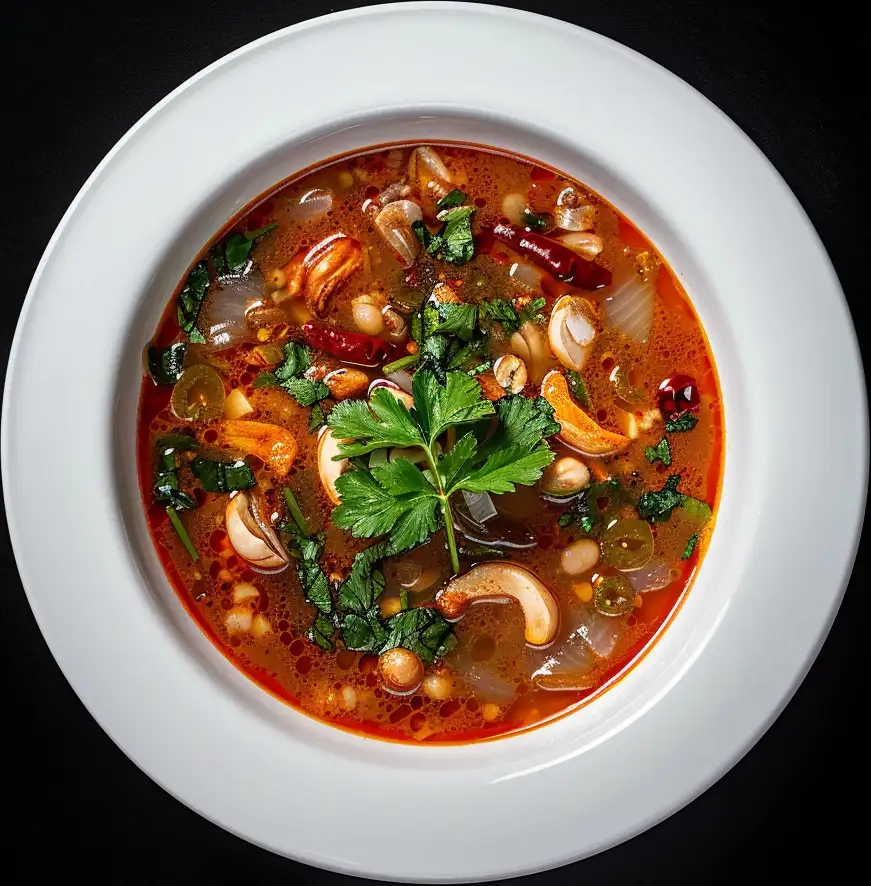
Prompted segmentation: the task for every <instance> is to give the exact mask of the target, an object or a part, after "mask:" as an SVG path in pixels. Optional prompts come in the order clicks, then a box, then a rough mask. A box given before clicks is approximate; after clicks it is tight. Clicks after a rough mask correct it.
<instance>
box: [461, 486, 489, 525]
mask: <svg viewBox="0 0 871 886" xmlns="http://www.w3.org/2000/svg"><path fill="white" fill-rule="evenodd" d="M463 498H464V499H465V502H466V507H467V508H468V509H469V516H470V517H471V518H472V519H473V520H474V521H475V522H476V523H486V522H487V521H488V520H489V519H490V518H491V517H495V516H496V514H497V511H496V505H494V504H493V499H492V498H490V495H489V493H487V492H466V491H465V490H464V491H463Z"/></svg>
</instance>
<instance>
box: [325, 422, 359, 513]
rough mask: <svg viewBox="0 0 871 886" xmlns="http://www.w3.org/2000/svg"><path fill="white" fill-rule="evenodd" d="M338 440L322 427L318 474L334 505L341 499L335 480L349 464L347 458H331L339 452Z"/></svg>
mask: <svg viewBox="0 0 871 886" xmlns="http://www.w3.org/2000/svg"><path fill="white" fill-rule="evenodd" d="M340 442H341V441H340V440H337V439H336V438H335V437H334V436H333V435H332V433H331V432H330V429H329V428H324V429H323V430H322V431H321V435H320V437H318V474H319V475H320V478H321V483H322V484H323V486H324V491H325V492H326V493H327V496H328V497H329V499H330V501H331V502H332V503H333V504H334V505H337V504H339V503H340V502H341V501H342V499H341V497H340V495H339V491H338V490H337V489H336V480H337V479H338V478H339V475H340V474H342V473H343V472H344V471H346V470H348V468H349V467H350V465H351V462H350V461H348V459H347V458H343V459H341V461H334V460H333V457H334V456H336V455H338V454H339V443H340Z"/></svg>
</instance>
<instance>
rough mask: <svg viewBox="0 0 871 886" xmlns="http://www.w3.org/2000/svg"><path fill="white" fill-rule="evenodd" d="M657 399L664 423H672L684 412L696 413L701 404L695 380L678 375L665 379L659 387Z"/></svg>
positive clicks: (687, 376)
mask: <svg viewBox="0 0 871 886" xmlns="http://www.w3.org/2000/svg"><path fill="white" fill-rule="evenodd" d="M657 399H658V401H659V411H660V412H661V413H662V414H663V416H664V417H665V420H666V421H674V420H675V419H676V418H680V416H682V415H683V414H684V413H686V412H696V411H697V410H698V408H699V405H700V403H701V397H700V396H699V386H698V385H697V384H696V380H695V379H694V378H692V377H691V376H689V375H680V374H678V375H673V376H671V378H667V379H666V380H665V381H664V382H663V383H662V384H661V385H660V386H659V391H658V392H657Z"/></svg>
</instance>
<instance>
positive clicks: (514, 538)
mask: <svg viewBox="0 0 871 886" xmlns="http://www.w3.org/2000/svg"><path fill="white" fill-rule="evenodd" d="M451 502H452V504H453V515H454V526H455V528H456V529H457V531H458V532H459V533H460V534H461V535H463V536H465V537H466V538H467V539H469V541H472V542H475V543H476V544H481V545H486V546H487V547H490V548H497V549H499V550H516V551H522V550H529V549H531V548H534V547H536V546H537V544H538V541H537V540H536V537H535V534H534V533H533V532H532V531H531V530H530V528H529V527H528V526H527V525H526V523H524V522H523V520H521V519H520V518H519V517H515V516H514V515H513V514H506V513H501V512H500V511H499V510H498V508H497V509H496V514H495V515H494V516H492V517H490V518H489V519H488V520H487V521H486V523H481V522H478V521H477V520H475V519H474V518H473V517H472V515H471V514H470V513H469V509H468V507H467V505H466V504H465V502H464V501H463V500H462V499H460V498H459V497H454V498H453V499H452V500H451Z"/></svg>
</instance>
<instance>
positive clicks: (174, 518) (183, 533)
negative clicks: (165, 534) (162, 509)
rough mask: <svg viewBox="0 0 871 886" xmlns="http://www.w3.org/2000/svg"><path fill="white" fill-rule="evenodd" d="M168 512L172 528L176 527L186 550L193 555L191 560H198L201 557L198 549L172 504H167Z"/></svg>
mask: <svg viewBox="0 0 871 886" xmlns="http://www.w3.org/2000/svg"><path fill="white" fill-rule="evenodd" d="M166 513H167V515H168V516H169V522H170V523H172V528H173V529H175V531H176V533H177V534H178V537H179V538H180V539H181V543H182V544H183V545H184V547H185V550H186V551H187V552H188V553H189V554H190V555H191V560H193V561H194V563H196V561H197V560H199V559H200V555H199V554H198V553H197V549H196V548H195V547H194V543H193V542H192V541H191V537H190V536H189V535H188V533H187V529H185V528H184V523H182V522H181V517H179V515H178V514H177V513H176V511H175V508H174V507H173V506H172V505H167V506H166Z"/></svg>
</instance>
